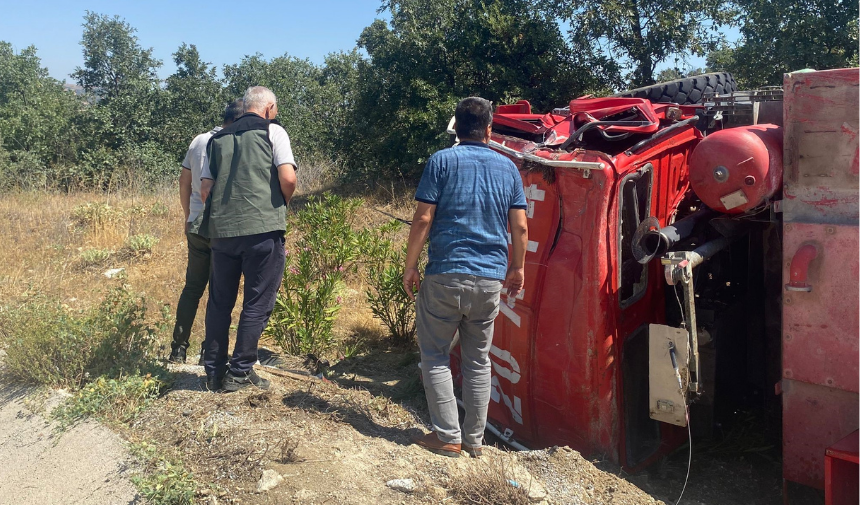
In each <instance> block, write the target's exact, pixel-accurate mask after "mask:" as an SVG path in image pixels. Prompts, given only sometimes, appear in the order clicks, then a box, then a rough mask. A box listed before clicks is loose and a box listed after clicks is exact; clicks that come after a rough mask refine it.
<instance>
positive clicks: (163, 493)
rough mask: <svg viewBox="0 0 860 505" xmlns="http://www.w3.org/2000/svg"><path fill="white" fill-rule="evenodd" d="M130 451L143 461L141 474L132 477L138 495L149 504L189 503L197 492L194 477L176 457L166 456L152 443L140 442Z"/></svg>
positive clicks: (173, 504)
mask: <svg viewBox="0 0 860 505" xmlns="http://www.w3.org/2000/svg"><path fill="white" fill-rule="evenodd" d="M131 453H132V455H134V456H135V457H136V458H137V459H138V460H139V461H140V462H141V464H142V465H143V470H142V472H141V474H140V475H136V476H134V477H132V479H131V481H132V483H133V484H134V485H135V487H137V490H138V492H139V493H140V495H141V496H142V497H143V498H144V499H145V500H146V502H147V503H149V504H152V505H191V504H192V503H194V495H195V494H196V492H197V481H196V480H195V479H194V475H192V474H191V472H189V471H188V470H186V469H185V467H184V466H183V464H182V461H181V460H179V459H176V458H171V457H168V456H167V455H166V454H164V453H163V452H162V451H160V450H159V449H158V447H156V446H155V445H154V444H151V443H147V442H140V443H138V444H133V445H132V446H131Z"/></svg>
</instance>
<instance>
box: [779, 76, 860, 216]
mask: <svg viewBox="0 0 860 505" xmlns="http://www.w3.org/2000/svg"><path fill="white" fill-rule="evenodd" d="M784 100H785V102H784V104H785V120H784V122H785V148H784V149H785V150H784V166H785V175H784V179H783V182H784V188H783V191H784V196H785V200H784V201H783V213H784V219H785V221H800V222H807V223H843V224H848V223H854V224H856V223H857V217H858V209H860V206H858V180H860V179H858V132H860V127H858V123H860V121H858V69H856V68H854V69H840V70H827V71H822V72H797V73H792V74H786V76H785V94H784Z"/></svg>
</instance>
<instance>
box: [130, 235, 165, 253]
mask: <svg viewBox="0 0 860 505" xmlns="http://www.w3.org/2000/svg"><path fill="white" fill-rule="evenodd" d="M157 243H158V238H157V237H153V236H152V235H149V234H146V233H142V234H139V235H132V236H131V237H128V239H127V240H126V241H125V251H126V253H127V254H128V255H129V256H142V255H144V254H149V253H151V252H152V248H153V247H155V245H156V244H157Z"/></svg>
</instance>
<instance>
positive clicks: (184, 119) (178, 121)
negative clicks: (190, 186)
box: [160, 43, 233, 157]
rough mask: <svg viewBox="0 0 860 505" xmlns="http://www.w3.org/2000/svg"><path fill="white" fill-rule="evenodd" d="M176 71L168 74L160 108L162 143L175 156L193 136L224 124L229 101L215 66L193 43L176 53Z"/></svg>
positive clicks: (180, 153)
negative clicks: (162, 104) (203, 57)
mask: <svg viewBox="0 0 860 505" xmlns="http://www.w3.org/2000/svg"><path fill="white" fill-rule="evenodd" d="M173 61H174V63H176V72H175V73H174V74H173V75H171V76H170V77H168V78H167V86H166V87H165V90H164V91H165V96H164V97H163V98H164V99H163V100H162V102H163V103H164V104H165V106H164V107H162V108H161V112H162V119H161V121H160V123H162V125H163V126H162V128H161V129H162V136H161V143H162V144H163V145H164V146H165V148H166V149H167V151H168V152H170V153H171V154H173V155H174V156H176V157H181V156H183V155H184V154H185V150H186V149H187V148H188V144H189V143H190V142H191V139H192V138H194V136H195V135H197V134H199V133H203V132H205V131H207V130H210V129H211V128H212V127H213V126H217V125H219V124H221V121H222V114H223V112H224V108H225V107H226V105H227V103H228V102H229V101H231V100H232V99H233V98H229V99H228V98H227V97H225V96H224V93H223V87H222V84H221V82H220V81H219V80H218V76H217V75H216V71H215V67H214V66H211V64H210V63H207V62H205V61H203V60H202V59H201V58H200V53H199V52H198V51H197V47H196V46H195V45H194V44H191V45H188V44H184V43H183V44H182V45H181V46H179V49H177V50H176V52H175V53H173Z"/></svg>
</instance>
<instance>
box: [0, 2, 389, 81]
mask: <svg viewBox="0 0 860 505" xmlns="http://www.w3.org/2000/svg"><path fill="white" fill-rule="evenodd" d="M380 4H381V1H380V0H309V1H308V0H306V1H295V0H279V1H273V2H259V3H256V2H235V1H233V2H227V1H223V0H209V1H198V2H187V1H182V0H174V1H166V0H143V1H128V0H113V1H107V0H83V1H80V0H78V1H75V0H30V1H19V0H0V13H2V14H0V40H3V41H6V42H9V43H11V44H12V46H13V47H14V49H15V50H16V51H20V50H22V49H24V48H26V47H27V46H30V45H33V46H36V48H37V49H38V53H37V54H38V55H39V57H40V58H41V59H42V66H44V67H47V68H48V71H49V73H50V75H51V77H53V78H55V79H58V80H61V81H68V82H72V81H73V79H71V78H70V77H69V74H71V73H72V72H73V71H74V69H75V67H77V66H81V65H82V64H83V55H82V52H81V46H80V41H81V34H82V33H83V27H82V23H83V17H84V14H85V12H86V11H87V10H89V11H92V12H96V13H99V14H107V15H110V16H113V15H118V16H120V17H122V18H125V20H126V21H127V22H128V23H129V24H130V25H131V26H133V27H134V28H136V29H137V34H136V35H137V37H138V41H139V43H140V45H141V46H143V47H145V48H149V47H152V48H153V54H154V56H155V57H156V58H158V59H159V60H161V61H162V62H163V64H164V65H163V66H162V68H161V69H160V70H159V75H160V76H161V77H162V78H166V77H167V76H169V75H170V74H172V73H173V72H174V70H175V69H176V65H174V64H173V59H172V56H171V55H172V54H173V53H174V52H175V51H176V49H177V48H178V47H179V46H180V45H181V44H182V43H183V42H186V43H188V44H194V45H196V46H197V50H198V51H199V52H200V56H201V57H202V58H203V60H204V61H207V62H210V63H214V64H215V65H217V67H218V69H219V72H220V68H221V67H222V65H224V64H232V63H239V61H240V60H241V59H242V57H244V56H245V55H252V54H255V53H257V52H259V53H262V54H263V56H264V57H265V58H267V59H271V58H274V57H277V56H281V55H283V54H285V53H289V54H290V55H291V56H296V57H299V58H308V59H310V60H311V61H312V62H314V63H317V64H321V63H322V62H323V58H324V57H325V55H326V54H328V53H332V52H337V51H349V50H350V49H352V48H353V47H355V42H356V40H357V39H358V36H359V35H360V34H361V31H362V30H363V29H364V28H365V27H366V26H368V25H370V24H371V23H372V22H373V20H374V19H376V18H379V17H382V15H379V14H377V13H376V11H377V9H378V8H379V6H380Z"/></svg>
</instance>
